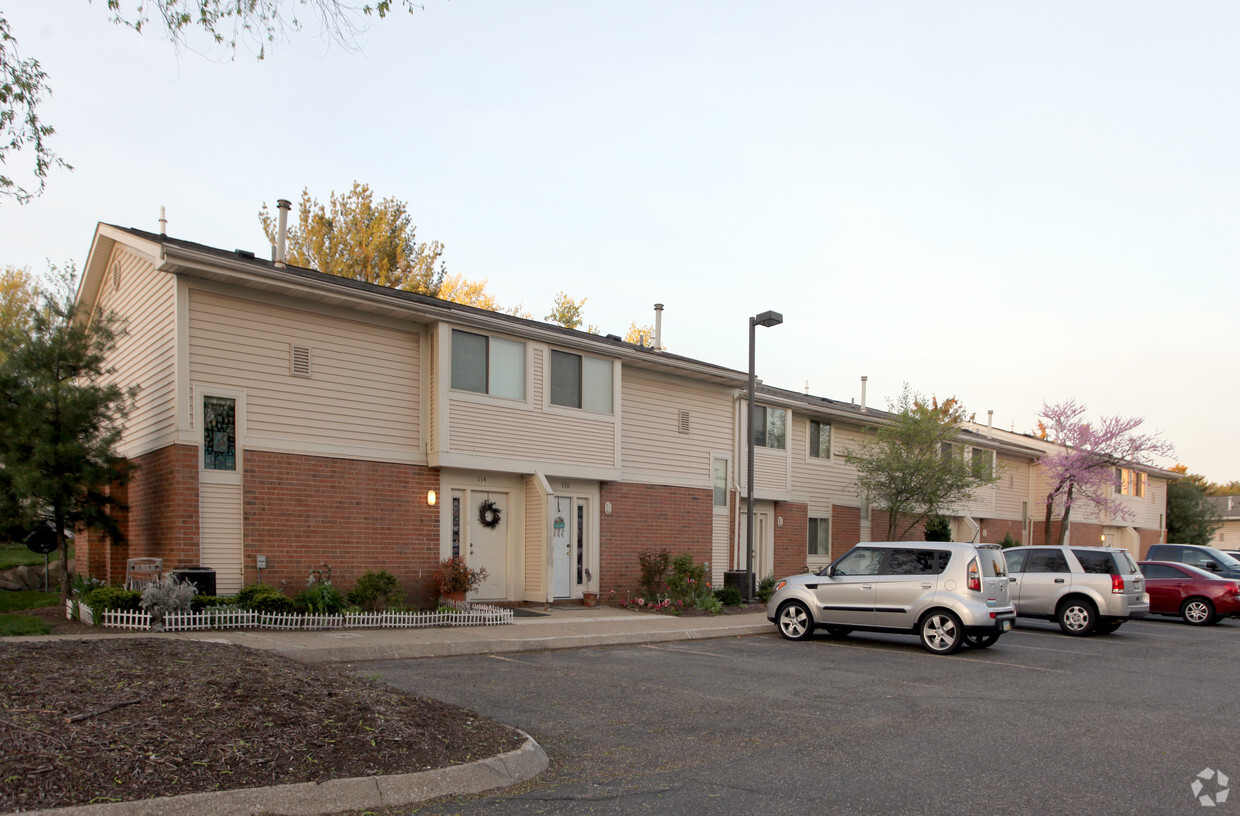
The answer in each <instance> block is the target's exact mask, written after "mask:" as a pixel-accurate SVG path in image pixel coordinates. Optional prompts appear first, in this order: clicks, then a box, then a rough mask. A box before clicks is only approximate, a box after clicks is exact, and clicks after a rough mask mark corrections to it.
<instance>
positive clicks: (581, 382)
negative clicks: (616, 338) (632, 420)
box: [543, 348, 616, 416]
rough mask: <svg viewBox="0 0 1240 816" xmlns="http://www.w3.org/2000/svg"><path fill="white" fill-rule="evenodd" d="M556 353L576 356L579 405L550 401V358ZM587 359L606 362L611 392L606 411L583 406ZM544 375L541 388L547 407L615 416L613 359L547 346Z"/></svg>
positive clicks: (614, 369) (551, 365)
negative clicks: (543, 384)
mask: <svg viewBox="0 0 1240 816" xmlns="http://www.w3.org/2000/svg"><path fill="white" fill-rule="evenodd" d="M556 354H565V355H568V356H571V357H576V358H577V360H578V369H577V370H578V373H579V377H578V381H577V385H578V391H577V400H578V402H579V403H581V404H580V405H563V404H561V403H558V402H552V401H551V394H552V383H551V378H552V376H553V371H554V366H553V364H552V360H553V359H554V355H556ZM587 360H589V361H592V362H594V363H606V364H607V367H608V369H609V370H608V382H607V385H608V388H609V390H610V392H611V407H610V408H608V409H607V410H606V411H600V410H599V409H597V408H587V407H585V403H586V393H587V388H588V385H587V383H586V369H587V365H586V361H587ZM544 376H545V378H546V385H545V387H544V389H543V390H544V392H545V394H546V399H545V402H546V405H547V407H548V408H550V409H553V410H557V411H572V412H576V411H582V412H585V413H589V414H596V415H598V416H615V413H616V361H615V360H612V359H609V358H607V357H599V356H597V355H593V354H582V353H581V352H579V351H568V350H567V349H560V348H548V349H547V362H546V365H545V366H544Z"/></svg>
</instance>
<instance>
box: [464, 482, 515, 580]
mask: <svg viewBox="0 0 1240 816" xmlns="http://www.w3.org/2000/svg"><path fill="white" fill-rule="evenodd" d="M467 495H468V497H469V501H468V504H469V506H468V507H467V508H466V512H467V513H468V518H469V541H468V554H467V555H466V556H465V563H466V564H468V565H469V566H470V567H471V568H473V569H485V570H486V571H487V577H486V580H485V581H483V582H482V586H480V587H478V590H477V591H476V592H474V593H472V595H471V598H477V599H480V600H503V599H505V598H507V596H508V494H507V493H495V492H491V491H487V492H482V491H478V490H471V491H469V492H468V493H467ZM488 510H490V511H491V512H489V513H488V512H486V511H488Z"/></svg>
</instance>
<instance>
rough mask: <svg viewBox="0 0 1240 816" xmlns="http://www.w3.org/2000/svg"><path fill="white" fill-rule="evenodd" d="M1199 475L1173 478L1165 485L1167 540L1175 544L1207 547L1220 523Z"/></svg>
mask: <svg viewBox="0 0 1240 816" xmlns="http://www.w3.org/2000/svg"><path fill="white" fill-rule="evenodd" d="M1203 481H1205V480H1204V479H1202V478H1201V477H1200V476H1189V477H1186V478H1184V479H1176V480H1175V481H1173V482H1171V483H1170V484H1168V485H1167V540H1168V541H1170V542H1173V543H1175V544H1198V545H1201V546H1203V547H1204V546H1208V545H1209V544H1210V542H1212V541H1213V540H1214V534H1215V533H1216V532H1218V529H1219V527H1222V526H1223V520H1222V518H1221V517H1220V516H1219V513H1218V508H1217V507H1215V506H1214V503H1213V502H1212V501H1210V499H1209V498H1207V496H1206V491H1205V489H1204V487H1203V485H1202V482H1203Z"/></svg>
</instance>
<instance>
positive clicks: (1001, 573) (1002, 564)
mask: <svg viewBox="0 0 1240 816" xmlns="http://www.w3.org/2000/svg"><path fill="white" fill-rule="evenodd" d="M977 560H979V561H981V562H982V575H985V576H986V577H987V578H1006V577H1007V561H1006V560H1004V558H1003V553H1001V552H999V551H998V550H978V551H977Z"/></svg>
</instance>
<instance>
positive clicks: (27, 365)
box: [0, 269, 136, 599]
mask: <svg viewBox="0 0 1240 816" xmlns="http://www.w3.org/2000/svg"><path fill="white" fill-rule="evenodd" d="M74 282H75V276H74V275H73V270H72V269H70V270H68V272H67V273H65V274H64V275H62V276H61V286H60V288H59V291H54V292H44V293H43V296H42V305H41V307H40V308H39V309H36V310H34V311H33V312H32V313H31V320H30V326H29V329H28V331H27V332H25V333H24V334H19V335H15V336H8V337H6V338H5V339H4V344H5V346H6V348H4V349H3V351H4V361H3V362H0V415H3V417H4V422H3V423H0V473H3V478H2V479H0V529H3V530H6V531H10V535H12V533H13V531H24V534H25V535H23V537H25V536H28V535H29V534H30V533H33V532H34V531H35V530H38V529H39V528H41V527H43V528H47V527H50V528H51V529H52V530H54V532H55V535H56V542H57V549H58V550H59V551H60V558H61V562H62V564H63V565H64V567H65V572H64V580H63V581H62V583H61V597H62V598H63V599H68V595H69V580H68V579H69V577H70V576H69V574H68V564H69V552H68V550H69V543H68V537H67V535H66V532H67V531H69V530H74V529H77V528H79V527H83V528H87V529H94V530H99V531H101V532H103V533H104V534H106V535H108V536H110V537H111V538H112V539H113V540H114V541H116V540H120V539H121V531H120V528H119V526H118V525H117V523H116V519H115V518H114V517H113V516H112V515H111V513H110V512H109V511H110V510H111V509H112V508H114V507H117V506H118V504H117V502H116V501H115V500H114V499H112V497H111V496H109V495H108V492H107V489H108V487H109V486H110V485H112V484H114V483H117V482H120V483H124V482H125V481H126V480H127V479H128V475H129V468H128V463H127V461H126V460H125V458H124V457H123V456H121V455H120V454H118V453H117V452H116V446H117V444H118V443H119V441H120V436H121V425H122V422H123V421H124V419H125V416H126V414H127V412H128V409H129V406H130V404H131V403H132V401H133V396H134V394H135V393H136V389H135V388H131V389H124V388H122V387H121V386H119V385H117V384H116V383H115V382H113V381H112V373H113V372H112V370H111V369H109V368H107V366H106V363H105V361H106V358H107V354H108V352H109V351H110V350H111V349H112V348H113V346H114V345H115V343H116V340H117V338H118V337H119V336H120V334H121V333H122V329H121V327H120V326H119V325H118V324H117V322H116V320H115V319H114V318H113V317H112V316H110V315H107V314H96V315H93V316H91V317H90V319H89V320H87V319H85V317H84V316H81V315H79V314H78V312H77V307H76V304H75V303H74V297H73V293H74V291H75V290H76V286H75V285H74Z"/></svg>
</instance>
